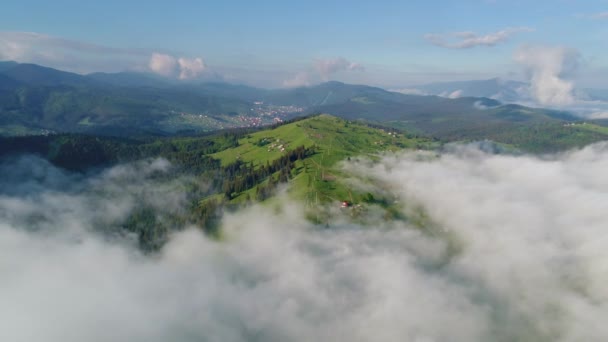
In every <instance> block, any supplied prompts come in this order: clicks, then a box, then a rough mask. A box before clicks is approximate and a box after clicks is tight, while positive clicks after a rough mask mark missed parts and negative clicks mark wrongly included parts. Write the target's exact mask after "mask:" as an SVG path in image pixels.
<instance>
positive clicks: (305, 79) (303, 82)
mask: <svg viewBox="0 0 608 342" xmlns="http://www.w3.org/2000/svg"><path fill="white" fill-rule="evenodd" d="M308 85H310V76H309V75H308V73H306V72H299V73H297V74H295V75H294V76H293V77H292V78H290V79H287V80H285V81H283V87H286V88H296V87H305V86H308Z"/></svg>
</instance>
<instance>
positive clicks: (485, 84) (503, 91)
mask: <svg viewBox="0 0 608 342" xmlns="http://www.w3.org/2000/svg"><path fill="white" fill-rule="evenodd" d="M526 87H528V84H527V83H524V82H518V81H511V80H504V79H501V78H492V79H489V80H473V81H455V82H439V83H429V84H422V85H417V86H413V87H411V89H409V91H412V92H418V93H420V94H427V95H438V96H443V97H451V98H456V97H488V98H493V99H497V100H500V101H503V102H517V101H521V100H522V97H525V96H527V95H526Z"/></svg>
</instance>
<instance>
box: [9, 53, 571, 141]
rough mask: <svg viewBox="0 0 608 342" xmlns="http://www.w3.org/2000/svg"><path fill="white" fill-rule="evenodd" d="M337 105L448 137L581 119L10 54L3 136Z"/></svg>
mask: <svg viewBox="0 0 608 342" xmlns="http://www.w3.org/2000/svg"><path fill="white" fill-rule="evenodd" d="M318 112H322V113H330V114H332V115H335V116H338V117H341V118H343V119H347V120H362V121H366V122H372V123H375V124H382V125H384V126H388V127H396V128H404V129H406V130H407V131H410V132H413V131H415V132H418V133H420V134H425V135H429V136H437V137H440V138H443V139H450V140H461V139H493V138H494V136H495V135H496V133H502V132H503V131H505V130H514V129H515V130H517V129H519V128H521V127H522V126H530V125H539V124H548V123H567V122H576V121H577V120H579V119H578V118H576V117H574V116H572V115H570V114H569V113H566V112H561V111H554V110H546V109H537V108H528V107H523V106H518V105H509V104H502V103H500V102H498V101H496V100H492V99H488V98H475V97H463V98H456V99H451V98H445V97H439V96H419V95H406V94H401V93H397V92H391V91H387V90H385V89H381V88H377V87H371V86H366V85H352V84H344V83H340V82H326V83H322V84H318V85H314V86H308V87H298V88H291V89H260V88H255V87H250V86H245V85H235V84H228V83H218V82H211V83H196V82H185V83H184V82H182V83H180V82H177V81H175V80H173V81H171V80H168V79H163V78H161V77H159V76H155V75H152V74H146V73H133V72H125V73H116V74H104V73H95V74H90V75H78V74H74V73H69V72H64V71H60V70H56V69H52V68H46V67H43V66H39V65H34V64H19V63H14V62H0V136H2V135H4V136H11V135H13V136H14V135H32V134H48V133H66V132H71V133H86V134H93V135H108V136H110V135H111V136H122V137H133V136H144V135H148V136H149V135H156V136H168V135H180V134H181V135H183V134H192V133H200V132H208V131H213V130H222V129H227V128H237V127H260V126H263V125H269V124H272V123H275V122H280V121H282V120H289V119H291V118H294V117H296V116H303V115H308V114H311V113H318Z"/></svg>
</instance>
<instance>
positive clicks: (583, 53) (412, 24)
mask: <svg viewBox="0 0 608 342" xmlns="http://www.w3.org/2000/svg"><path fill="white" fill-rule="evenodd" d="M0 6H1V7H0V9H1V10H0V59H17V60H19V61H22V62H36V63H40V64H45V65H49V66H53V67H58V68H62V69H67V70H72V71H76V72H81V73H86V72H92V71H122V70H140V71H145V70H146V68H148V69H149V68H150V58H151V55H152V54H154V53H157V54H162V55H167V56H171V57H172V58H173V60H172V59H170V58H169V59H167V60H166V61H167V63H169V67H168V68H169V69H163V70H169V71H166V72H165V74H166V75H169V76H171V75H173V76H176V77H177V76H178V75H181V74H180V72H179V70H182V69H180V68H181V67H182V66H181V64H180V63H178V61H179V59H180V58H182V59H183V61H184V63H185V64H184V65H193V64H192V63H190V61H194V60H196V59H197V58H200V60H201V61H202V64H201V65H199V66H198V67H193V68H194V69H192V68H191V69H188V70H191V71H192V73H191V74H192V75H198V74H199V71H201V72H200V74H206V75H207V76H206V77H211V76H213V77H216V78H218V77H220V78H223V79H225V80H228V81H233V82H244V83H249V84H256V85H262V86H269V87H277V86H283V85H287V84H309V83H316V82H320V81H323V80H326V79H337V80H342V81H346V82H355V83H368V84H374V85H381V86H385V87H401V86H407V85H411V84H417V83H425V82H427V81H429V82H430V81H439V80H462V79H475V78H489V77H494V76H502V77H509V78H522V77H524V76H525V75H524V73H523V69H522V66H521V65H520V64H521V63H519V64H518V63H517V62H515V61H514V58H513V56H514V54H515V53H516V51H517V49H518V48H519V47H521V46H524V45H534V46H536V45H538V46H549V47H553V46H560V47H567V48H571V49H575V50H576V51H578V52H579V54H580V61H579V68H577V72H576V77H577V78H578V80H579V82H581V83H582V84H587V85H590V86H598V85H601V83H602V82H603V79H604V77H603V76H605V75H606V74H608V73H606V69H608V56H607V52H606V49H605V43H606V41H607V39H606V38H608V15H602V14H603V13H606V12H608V1H603V0H596V1H585V0H544V1H543V0H540V1H519V0H508V1H506V0H469V1H466V0H465V1H447V0H446V1H316V0H312V1H229V0H226V1H171V2H169V1H163V2H161V1H145V2H144V1H124V0H123V1H112V0H110V1H96V2H93V1H42V0H38V1H35V0H19V1H11V0H4V1H3V2H2V4H1V5H0ZM25 32H27V33H28V34H30V35H29V36H28V34H25ZM458 32H460V33H459V34H458ZM462 32H467V33H466V34H463V33H462ZM31 33H35V34H36V36H32V35H31ZM467 39H468V43H467V42H465V40H467ZM83 46H84V47H83ZM87 46H88V47H89V48H88V49H87V48H86V47H87ZM92 46H96V47H99V48H98V49H96V50H94V52H91V51H92V50H91V47H92ZM11 57H12V58H11ZM171 63H173V64H171ZM195 64H196V63H195ZM171 68H174V69H175V70H178V71H175V72H173V71H172V70H173V69H171ZM203 69H204V71H202V70H203ZM600 76H601V77H600ZM290 80H291V81H293V82H292V83H290ZM607 87H608V85H607Z"/></svg>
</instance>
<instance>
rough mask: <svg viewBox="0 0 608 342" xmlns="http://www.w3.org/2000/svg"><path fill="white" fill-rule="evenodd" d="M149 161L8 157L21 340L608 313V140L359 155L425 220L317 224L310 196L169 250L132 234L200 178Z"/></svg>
mask: <svg viewBox="0 0 608 342" xmlns="http://www.w3.org/2000/svg"><path fill="white" fill-rule="evenodd" d="M170 167H171V166H170V164H169V163H168V162H166V161H164V160H149V161H142V162H139V163H134V164H129V165H120V166H117V167H114V168H111V169H108V170H104V171H101V172H97V173H95V174H89V175H75V174H70V173H66V172H64V171H61V170H59V169H56V168H55V167H53V166H52V165H50V164H48V163H47V162H45V161H43V160H41V159H38V158H35V157H24V158H20V159H17V160H10V161H7V162H5V163H3V164H1V165H0V173H1V174H3V175H7V176H6V177H5V178H4V179H3V180H0V279H2V282H0V302H1V303H2V305H1V306H0V320H1V321H2V322H3V329H2V331H0V338H1V339H2V340H6V341H40V340H44V341H83V340H86V341H108V340H115V341H167V340H172V341H286V340H289V341H311V340H320V341H347V340H348V341H371V340H373V341H403V340H406V341H488V340H492V341H513V340H533V341H543V340H544V341H574V340H577V341H580V340H585V341H590V340H604V339H606V338H607V337H608V328H606V326H605V325H604V324H602V320H603V317H605V316H606V314H608V303H607V299H608V289H606V287H605V286H604V285H605V284H606V280H608V279H607V278H608V272H606V271H607V270H608V252H607V251H606V248H605V243H604V242H605V241H607V237H608V235H607V234H606V233H605V231H606V224H605V223H606V208H607V207H608V178H607V177H606V176H605V170H607V169H608V145H607V144H596V145H591V146H588V147H586V148H584V149H581V150H576V151H571V152H567V153H563V154H558V155H547V156H540V157H538V156H537V157H533V156H512V155H497V154H490V153H487V152H484V149H483V148H480V147H479V146H476V145H468V146H452V147H450V148H448V149H447V150H446V151H445V152H443V153H439V154H438V153H436V152H406V153H400V154H392V155H386V156H384V157H382V159H381V160H380V161H379V162H378V161H375V162H371V161H367V160H359V161H352V162H349V163H346V164H344V169H345V170H346V171H348V172H349V173H350V175H351V176H350V177H351V179H350V180H351V183H352V184H353V186H359V187H361V188H364V189H365V191H373V192H375V193H383V194H390V196H392V198H395V199H396V201H397V202H396V203H397V204H398V205H399V206H400V207H401V209H402V210H403V211H404V212H405V213H407V214H408V216H409V217H415V216H418V217H420V216H422V217H424V218H425V222H426V223H425V224H424V225H420V224H415V222H414V221H413V220H409V221H408V220H404V221H403V220H401V221H390V222H385V221H382V220H378V222H376V223H375V224H373V225H372V226H360V225H358V224H355V223H352V222H349V221H348V220H339V219H336V220H335V222H336V223H333V224H332V225H330V227H328V228H326V227H325V226H322V227H319V226H315V225H313V224H311V223H309V222H308V221H307V220H306V219H305V218H304V217H305V214H304V212H303V211H304V210H303V208H302V206H301V205H300V204H298V203H292V202H290V201H289V200H288V199H287V198H284V199H283V200H282V201H281V202H283V203H284V204H283V205H282V206H281V208H276V207H274V206H268V205H256V206H252V207H249V208H245V209H243V210H239V211H238V212H236V213H228V214H227V215H226V216H225V217H224V220H223V222H222V226H221V229H222V232H223V234H222V238H221V239H212V238H208V237H207V236H205V235H204V234H203V233H202V231H201V229H200V228H199V227H189V226H184V227H181V229H180V230H179V231H176V232H175V233H172V234H171V235H170V236H169V238H168V240H167V243H166V244H165V245H164V247H163V248H162V249H161V250H160V251H159V252H158V253H155V254H146V253H143V252H141V251H140V249H138V248H137V244H136V239H135V238H134V237H133V236H131V235H129V234H127V233H120V229H118V228H117V227H119V222H121V220H124V218H126V217H127V216H128V215H129V213H130V212H131V211H133V210H134V208H136V207H137V205H138V203H139V201H141V200H142V199H145V201H147V204H148V205H150V206H153V207H154V208H155V210H157V212H158V213H159V215H162V214H163V213H164V212H166V211H169V212H172V211H176V210H180V208H181V207H183V206H185V205H186V202H187V200H186V196H185V195H184V194H183V184H186V183H187V182H191V181H194V180H192V179H175V180H167V179H165V178H163V177H162V175H163V174H164V173H166V172H167V170H169V169H170Z"/></svg>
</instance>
